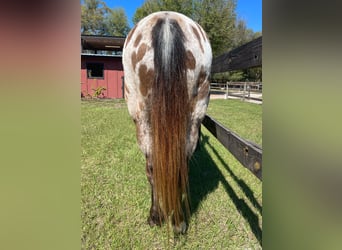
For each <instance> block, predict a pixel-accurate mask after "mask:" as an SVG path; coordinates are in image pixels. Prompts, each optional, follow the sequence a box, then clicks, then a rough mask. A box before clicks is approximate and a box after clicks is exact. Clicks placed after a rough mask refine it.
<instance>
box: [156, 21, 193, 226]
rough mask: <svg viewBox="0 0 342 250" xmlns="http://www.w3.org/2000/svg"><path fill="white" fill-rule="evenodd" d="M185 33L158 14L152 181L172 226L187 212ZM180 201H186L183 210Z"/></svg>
mask: <svg viewBox="0 0 342 250" xmlns="http://www.w3.org/2000/svg"><path fill="white" fill-rule="evenodd" d="M184 42H185V36H184V33H183V31H182V29H181V28H180V26H179V25H178V23H177V22H176V21H175V20H173V19H169V18H165V19H164V18H160V19H159V20H158V21H157V23H156V25H155V26H154V27H153V31H152V47H153V48H154V67H155V78H154V81H153V88H152V99H151V102H152V108H151V129H152V163H153V182H154V188H155V191H156V194H157V200H158V202H159V205H160V210H161V211H159V212H161V214H162V215H163V217H164V218H165V219H166V220H167V221H169V219H172V221H173V223H174V225H175V226H178V225H180V223H181V222H183V221H184V220H185V216H186V215H188V213H189V201H188V159H187V154H186V137H187V132H188V130H189V119H190V117H189V109H190V108H189V97H188V90H187V75H186V67H185V66H186V61H185V60H186V50H185V47H184ZM182 201H183V202H184V203H183V205H185V211H186V213H187V214H185V213H184V212H183V205H182Z"/></svg>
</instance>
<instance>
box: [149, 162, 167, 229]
mask: <svg viewBox="0 0 342 250" xmlns="http://www.w3.org/2000/svg"><path fill="white" fill-rule="evenodd" d="M152 174H153V167H152V163H151V161H150V157H146V176H147V179H148V181H149V183H150V184H151V208H150V215H149V217H148V219H147V223H148V224H149V225H150V226H151V227H152V226H161V223H162V222H163V221H164V218H163V216H162V215H161V212H160V207H159V203H158V199H157V197H156V192H155V190H154V185H153V178H152Z"/></svg>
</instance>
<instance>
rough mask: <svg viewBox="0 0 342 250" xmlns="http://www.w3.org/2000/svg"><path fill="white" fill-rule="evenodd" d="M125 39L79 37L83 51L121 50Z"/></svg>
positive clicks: (91, 36) (114, 37)
mask: <svg viewBox="0 0 342 250" xmlns="http://www.w3.org/2000/svg"><path fill="white" fill-rule="evenodd" d="M125 39H126V37H117V36H95V35H81V44H82V49H83V50H116V51H118V50H121V51H122V48H123V45H124V43H125Z"/></svg>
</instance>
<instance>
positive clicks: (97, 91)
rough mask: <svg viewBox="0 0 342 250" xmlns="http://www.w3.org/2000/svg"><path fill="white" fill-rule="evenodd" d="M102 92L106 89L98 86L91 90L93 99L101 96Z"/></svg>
mask: <svg viewBox="0 0 342 250" xmlns="http://www.w3.org/2000/svg"><path fill="white" fill-rule="evenodd" d="M104 90H106V88H105V87H102V86H100V87H98V88H96V89H93V91H94V94H93V95H94V97H95V98H98V97H99V96H100V95H102V92H103V91H104Z"/></svg>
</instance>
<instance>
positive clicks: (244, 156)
mask: <svg viewBox="0 0 342 250" xmlns="http://www.w3.org/2000/svg"><path fill="white" fill-rule="evenodd" d="M261 52H262V37H259V38H257V39H255V40H253V41H251V42H249V43H246V44H244V45H242V46H240V47H238V48H236V49H234V50H232V51H229V52H227V53H224V54H223V55H220V56H218V57H216V58H214V59H213V63H212V69H211V73H220V72H226V71H231V70H241V69H247V68H252V67H258V66H261V65H262V61H261ZM202 124H203V125H204V126H205V127H206V128H207V129H208V130H209V131H210V132H211V133H212V134H213V135H214V136H215V137H216V138H217V139H218V140H219V141H220V142H221V143H222V144H223V146H225V148H226V149H228V150H229V151H230V152H231V153H232V154H233V155H234V157H235V158H236V159H237V160H238V161H239V162H240V163H241V164H242V165H243V166H244V167H246V168H248V169H249V170H250V171H251V172H252V173H253V174H254V175H255V176H256V177H258V178H259V179H260V180H262V148H261V147H260V146H259V145H257V144H255V143H253V142H250V141H247V140H245V139H243V138H242V137H240V136H239V135H237V134H235V133H234V132H233V131H231V130H229V129H228V128H225V127H224V126H222V125H221V124H220V123H219V122H217V121H215V120H214V119H213V118H212V117H210V116H209V115H206V116H205V118H204V120H203V122H202Z"/></svg>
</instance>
